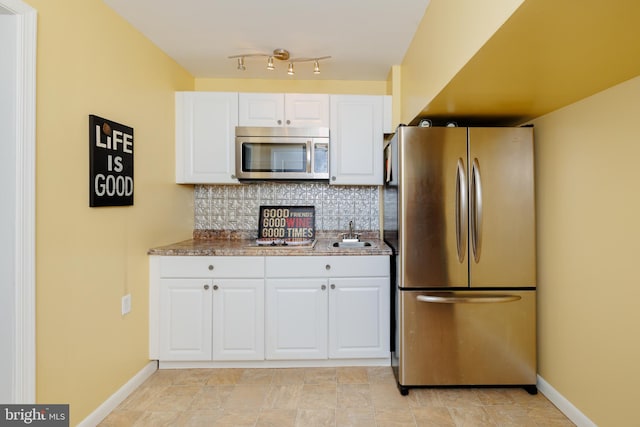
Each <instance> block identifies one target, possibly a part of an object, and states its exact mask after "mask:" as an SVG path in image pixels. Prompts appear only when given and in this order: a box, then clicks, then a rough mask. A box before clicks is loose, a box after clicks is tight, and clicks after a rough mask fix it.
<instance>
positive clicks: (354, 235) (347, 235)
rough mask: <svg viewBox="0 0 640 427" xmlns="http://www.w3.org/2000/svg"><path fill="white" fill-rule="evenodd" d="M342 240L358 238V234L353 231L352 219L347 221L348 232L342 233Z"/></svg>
mask: <svg viewBox="0 0 640 427" xmlns="http://www.w3.org/2000/svg"><path fill="white" fill-rule="evenodd" d="M342 240H343V241H344V240H360V235H359V234H357V233H354V232H353V221H349V233H342Z"/></svg>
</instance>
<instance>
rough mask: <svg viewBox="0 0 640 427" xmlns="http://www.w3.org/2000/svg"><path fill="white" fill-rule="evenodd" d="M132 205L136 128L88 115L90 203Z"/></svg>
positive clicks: (95, 204)
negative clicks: (134, 134) (134, 129)
mask: <svg viewBox="0 0 640 427" xmlns="http://www.w3.org/2000/svg"><path fill="white" fill-rule="evenodd" d="M128 205H133V128H130V127H129V126H125V125H121V124H120V123H116V122H112V121H111V120H107V119H103V118H102V117H98V116H94V115H90V116H89V206H91V207H97V206H128Z"/></svg>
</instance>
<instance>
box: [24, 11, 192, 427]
mask: <svg viewBox="0 0 640 427" xmlns="http://www.w3.org/2000/svg"><path fill="white" fill-rule="evenodd" d="M28 3H29V4H30V5H31V6H32V7H34V8H35V9H37V11H38V50H37V124H36V133H37V141H36V143H37V182H36V192H37V195H36V203H37V208H36V227H37V229H36V233H37V236H36V245H37V249H36V257H37V259H36V276H37V279H36V280H37V281H36V288H37V303H36V304H37V308H36V316H37V320H36V322H37V323H36V328H37V329H36V335H37V343H36V345H37V362H36V363H37V378H36V381H37V385H36V387H37V391H36V393H37V401H38V402H39V403H69V404H70V405H71V425H75V424H77V423H78V422H80V421H81V420H82V419H84V418H85V417H86V416H87V415H88V414H89V413H91V412H92V411H93V410H95V409H96V408H97V406H98V405H100V404H102V403H103V402H104V400H105V399H107V398H108V397H109V396H110V395H112V394H113V393H114V392H115V391H116V390H117V389H118V388H119V387H121V386H122V385H123V384H124V383H125V382H126V381H128V380H129V379H131V377H132V376H133V375H134V374H135V373H137V372H138V371H139V370H140V369H142V368H143V367H144V366H145V365H146V363H148V344H147V343H148V320H147V318H148V309H147V307H148V303H147V300H148V267H147V265H148V261H147V256H146V251H147V249H148V248H150V247H152V246H157V245H160V244H166V243H170V242H172V241H177V240H180V239H186V238H189V237H190V236H191V233H192V229H193V219H192V218H193V201H192V194H193V192H192V188H191V187H188V186H178V185H176V184H175V183H174V182H175V181H174V176H175V174H174V101H173V99H174V91H175V90H192V89H193V84H194V80H193V77H192V76H190V75H189V74H188V73H187V72H185V71H184V70H183V69H182V68H181V67H179V66H178V65H177V64H176V63H175V62H174V61H173V60H171V59H170V58H168V57H167V56H166V55H164V54H163V53H162V52H161V51H160V50H159V49H158V48H156V47H155V46H153V45H152V44H151V43H150V42H149V41H148V40H147V39H145V38H144V37H143V36H142V35H141V34H140V33H139V32H137V31H136V30H134V29H132V27H130V26H129V25H128V24H127V23H126V22H125V21H124V20H123V19H121V18H120V17H118V16H117V15H116V14H115V13H114V12H113V11H112V10H111V9H109V8H108V7H106V6H105V5H104V3H103V2H102V1H100V0H58V1H55V2H52V1H48V0H28ZM89 114H96V115H99V116H101V117H104V118H107V119H110V120H113V121H116V122H119V123H123V124H125V125H128V126H131V127H133V128H134V135H135V144H134V156H135V160H134V161H135V167H134V173H135V175H134V180H135V195H134V196H135V202H134V203H135V204H134V206H130V207H103V208H90V207H89V196H88V191H89V190H88V188H89V163H88V162H89V151H88V150H89V134H88V115H89ZM126 293H131V295H132V311H131V313H130V314H129V315H126V316H124V317H123V316H121V315H120V298H121V297H122V296H123V295H125V294H126Z"/></svg>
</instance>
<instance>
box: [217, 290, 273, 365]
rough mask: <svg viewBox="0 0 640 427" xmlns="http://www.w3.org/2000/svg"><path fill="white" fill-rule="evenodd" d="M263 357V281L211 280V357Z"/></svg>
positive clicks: (255, 358) (256, 358) (232, 358)
mask: <svg viewBox="0 0 640 427" xmlns="http://www.w3.org/2000/svg"><path fill="white" fill-rule="evenodd" d="M262 359H264V280H262V279H214V280H213V360H262Z"/></svg>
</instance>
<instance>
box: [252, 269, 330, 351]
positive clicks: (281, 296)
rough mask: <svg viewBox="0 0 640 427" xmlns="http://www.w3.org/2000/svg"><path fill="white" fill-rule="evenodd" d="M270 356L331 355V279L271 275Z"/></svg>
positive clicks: (268, 306)
mask: <svg viewBox="0 0 640 427" xmlns="http://www.w3.org/2000/svg"><path fill="white" fill-rule="evenodd" d="M266 288H267V295H266V332H265V335H266V336H265V341H266V358H267V359H326V358H327V299H328V297H327V293H328V292H327V279H268V280H267V282H266Z"/></svg>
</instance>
